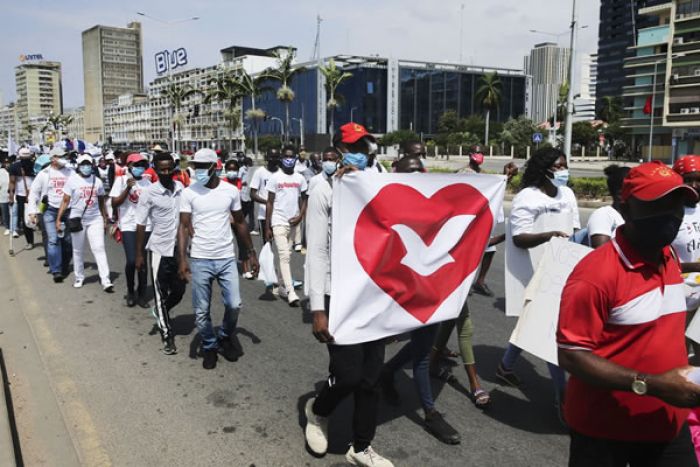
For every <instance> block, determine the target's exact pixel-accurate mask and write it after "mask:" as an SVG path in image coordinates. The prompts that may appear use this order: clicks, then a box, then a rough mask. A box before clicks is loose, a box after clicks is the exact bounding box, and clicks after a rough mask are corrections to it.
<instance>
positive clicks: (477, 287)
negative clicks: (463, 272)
mask: <svg viewBox="0 0 700 467" xmlns="http://www.w3.org/2000/svg"><path fill="white" fill-rule="evenodd" d="M471 291H472V292H474V293H477V294H479V295H483V296H484V297H493V296H494V295H496V294H494V293H493V291H492V290H491V289H489V286H488V285H486V284H474V285H473V286H472V290H471Z"/></svg>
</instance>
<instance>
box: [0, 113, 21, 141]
mask: <svg viewBox="0 0 700 467" xmlns="http://www.w3.org/2000/svg"><path fill="white" fill-rule="evenodd" d="M18 126H19V125H18V121H17V109H16V107H15V104H14V103H10V104H8V105H6V106H3V107H0V145H2V146H3V147H4V146H5V144H6V143H7V137H8V136H10V135H11V136H12V139H13V140H15V141H16V140H17V133H18Z"/></svg>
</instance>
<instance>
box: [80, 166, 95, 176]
mask: <svg viewBox="0 0 700 467" xmlns="http://www.w3.org/2000/svg"><path fill="white" fill-rule="evenodd" d="M78 171H79V172H80V175H82V176H83V177H89V176H90V175H92V166H91V165H81V166H79V167H78Z"/></svg>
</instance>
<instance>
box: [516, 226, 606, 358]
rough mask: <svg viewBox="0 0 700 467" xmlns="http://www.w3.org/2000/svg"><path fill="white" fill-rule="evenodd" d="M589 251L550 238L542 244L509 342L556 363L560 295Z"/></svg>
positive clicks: (573, 244) (585, 248) (582, 247)
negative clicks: (542, 246)
mask: <svg viewBox="0 0 700 467" xmlns="http://www.w3.org/2000/svg"><path fill="white" fill-rule="evenodd" d="M591 251H593V250H592V249H591V248H589V247H587V246H583V245H579V244H577V243H573V242H570V241H568V240H566V239H563V238H553V239H552V240H550V241H549V242H548V243H545V244H544V248H543V250H542V257H541V259H540V261H539V265H538V267H537V270H536V271H535V274H534V276H532V280H531V281H530V284H529V285H528V286H527V289H525V294H524V298H525V306H524V308H523V312H522V314H521V315H520V318H519V319H518V324H517V325H516V326H515V329H514V330H513V334H512V335H511V336H510V342H511V343H512V344H515V345H517V346H518V347H520V348H521V349H523V350H525V351H526V352H529V353H531V354H532V355H534V356H535V357H539V358H541V359H542V360H545V361H547V362H549V363H554V364H555V365H557V364H558V362H557V360H558V359H557V325H558V323H559V303H560V302H561V294H562V292H563V290H564V286H565V285H566V281H567V280H568V279H569V276H570V275H571V272H572V271H573V270H574V267H576V265H577V264H578V263H579V261H581V259H583V257H584V256H586V255H587V254H588V253H590V252H591Z"/></svg>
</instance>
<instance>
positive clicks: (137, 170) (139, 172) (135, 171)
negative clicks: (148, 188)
mask: <svg viewBox="0 0 700 467" xmlns="http://www.w3.org/2000/svg"><path fill="white" fill-rule="evenodd" d="M145 171H146V169H145V168H144V167H132V168H131V175H133V176H134V178H137V179H138V178H141V177H143V173H144V172H145Z"/></svg>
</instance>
